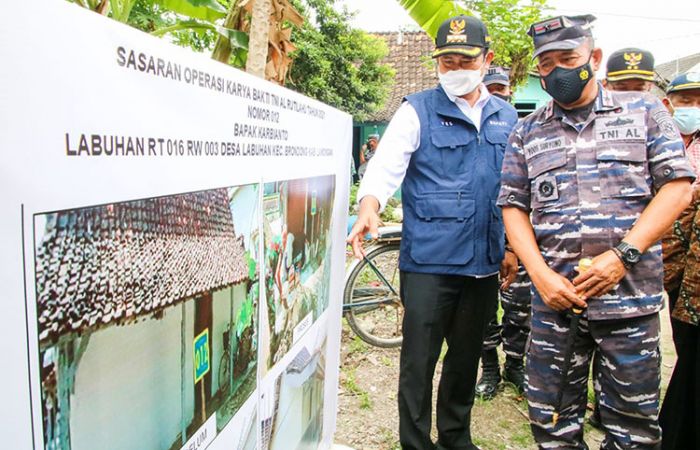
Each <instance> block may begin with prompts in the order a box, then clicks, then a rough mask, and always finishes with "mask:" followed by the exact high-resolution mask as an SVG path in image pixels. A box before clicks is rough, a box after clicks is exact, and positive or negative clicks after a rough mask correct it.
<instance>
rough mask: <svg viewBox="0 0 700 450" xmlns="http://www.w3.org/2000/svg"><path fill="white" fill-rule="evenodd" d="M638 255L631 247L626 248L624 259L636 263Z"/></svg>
mask: <svg viewBox="0 0 700 450" xmlns="http://www.w3.org/2000/svg"><path fill="white" fill-rule="evenodd" d="M639 256H640V254H639V252H638V251H637V250H635V249H633V248H628V249H627V251H625V259H627V260H628V261H629V262H631V263H636V262H637V261H639Z"/></svg>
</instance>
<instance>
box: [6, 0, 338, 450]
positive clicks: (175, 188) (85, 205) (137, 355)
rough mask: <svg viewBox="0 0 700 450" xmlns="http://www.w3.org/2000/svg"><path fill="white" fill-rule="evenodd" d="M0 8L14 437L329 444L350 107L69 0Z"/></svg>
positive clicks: (211, 445) (116, 445)
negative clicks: (3, 17) (1, 12)
mask: <svg viewBox="0 0 700 450" xmlns="http://www.w3.org/2000/svg"><path fill="white" fill-rule="evenodd" d="M7 9H8V10H7V11H6V12H7V13H8V17H11V18H12V20H10V21H8V23H7V24H5V26H3V27H2V28H0V60H1V61H2V62H3V70H2V71H0V102H1V104H2V108H0V129H1V130H2V131H1V132H0V150H1V152H2V153H1V154H2V164H1V165H0V171H1V173H2V178H1V180H2V181H0V183H2V193H3V195H2V196H0V212H1V214H0V217H1V218H0V240H1V242H2V246H1V247H0V248H2V250H3V251H2V255H1V256H0V258H1V259H0V267H1V268H2V271H1V272H0V280H2V285H3V286H4V288H5V292H4V295H3V308H2V311H3V313H2V315H0V333H1V334H2V339H1V340H0V350H1V351H2V353H3V356H4V359H5V361H6V362H7V364H6V365H5V370H3V372H2V376H1V379H2V383H0V385H1V386H2V387H1V388H0V396H1V398H2V399H3V408H2V412H0V424H1V425H0V430H2V442H3V445H2V447H3V448H16V449H30V448H31V449H71V450H81V449H96V448H99V449H104V450H107V449H115V450H120V449H135V448H139V449H148V450H150V449H152V450H171V449H175V450H177V449H187V450H195V449H197V450H200V449H204V448H208V449H211V450H218V449H254V448H261V449H266V450H267V449H282V448H284V449H290V448H309V449H311V448H328V447H329V446H330V444H331V442H332V434H333V431H334V427H335V414H336V396H337V383H338V358H339V345H340V317H341V304H340V302H341V300H340V299H341V291H342V282H343V271H344V259H345V248H344V247H345V246H344V244H343V242H344V236H345V228H346V217H347V198H348V187H349V175H350V174H349V168H348V161H349V158H350V147H351V141H352V137H351V136H352V121H351V117H350V116H349V115H347V114H344V113H342V112H339V111H337V110H335V109H333V108H330V107H328V106H327V105H324V104H322V103H319V102H317V101H314V100H311V99H309V98H306V97H304V96H302V95H299V94H297V93H294V92H292V91H290V90H287V89H284V88H281V87H279V86H276V85H273V84H271V83H268V82H265V81H263V80H260V79H257V78H255V77H252V76H249V75H247V74H245V73H243V72H240V71H237V70H234V69H232V68H230V67H228V66H225V65H223V64H220V63H218V62H215V61H212V60H210V59H209V58H207V56H206V55H197V54H193V53H192V52H191V51H189V50H186V49H182V48H179V47H176V46H173V45H170V44H168V43H167V42H165V41H163V40H160V39H158V38H154V37H151V36H148V35H146V34H144V33H141V32H139V31H137V30H134V29H131V28H129V27H127V26H125V25H122V24H119V23H116V22H114V21H111V20H109V19H107V18H104V17H102V16H99V15H97V14H94V13H92V12H89V11H87V10H84V9H82V8H79V7H77V6H75V5H73V4H69V3H67V2H64V1H60V0H40V1H34V2H16V4H13V5H12V6H9V7H8V8H7Z"/></svg>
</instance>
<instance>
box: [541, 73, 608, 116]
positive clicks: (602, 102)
mask: <svg viewBox="0 0 700 450" xmlns="http://www.w3.org/2000/svg"><path fill="white" fill-rule="evenodd" d="M597 84H598V95H596V98H595V100H594V102H595V104H594V105H593V110H594V111H595V112H601V111H611V110H615V109H618V108H620V104H619V103H618V102H617V100H616V99H615V96H614V95H613V94H612V92H610V91H608V90H607V89H605V88H604V87H603V85H602V84H601V83H599V82H597ZM563 117H564V109H563V108H562V107H561V106H559V105H558V104H557V103H556V102H555V101H554V100H550V101H549V103H547V107H546V108H545V116H544V121H545V122H548V121H550V120H552V119H554V118H556V119H561V118H563Z"/></svg>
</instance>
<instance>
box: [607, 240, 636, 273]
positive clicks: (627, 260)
mask: <svg viewBox="0 0 700 450" xmlns="http://www.w3.org/2000/svg"><path fill="white" fill-rule="evenodd" d="M613 251H614V252H615V254H616V255H617V257H618V258H620V261H622V264H624V265H625V268H626V269H628V270H629V269H631V268H632V267H634V265H635V264H637V263H638V262H639V258H640V257H641V256H642V252H640V251H639V249H638V248H637V247H635V246H634V245H632V244H628V243H627V242H625V241H620V243H619V244H617V246H616V247H614V248H613Z"/></svg>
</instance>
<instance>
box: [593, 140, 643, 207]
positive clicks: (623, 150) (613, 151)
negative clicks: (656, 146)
mask: <svg viewBox="0 0 700 450" xmlns="http://www.w3.org/2000/svg"><path fill="white" fill-rule="evenodd" d="M596 159H597V160H598V174H599V177H600V196H601V197H602V198H617V197H648V196H650V195H651V186H650V180H651V177H649V176H648V165H647V153H646V145H644V144H642V143H639V144H637V143H616V144H614V145H603V146H601V147H599V148H598V149H597V150H596Z"/></svg>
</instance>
